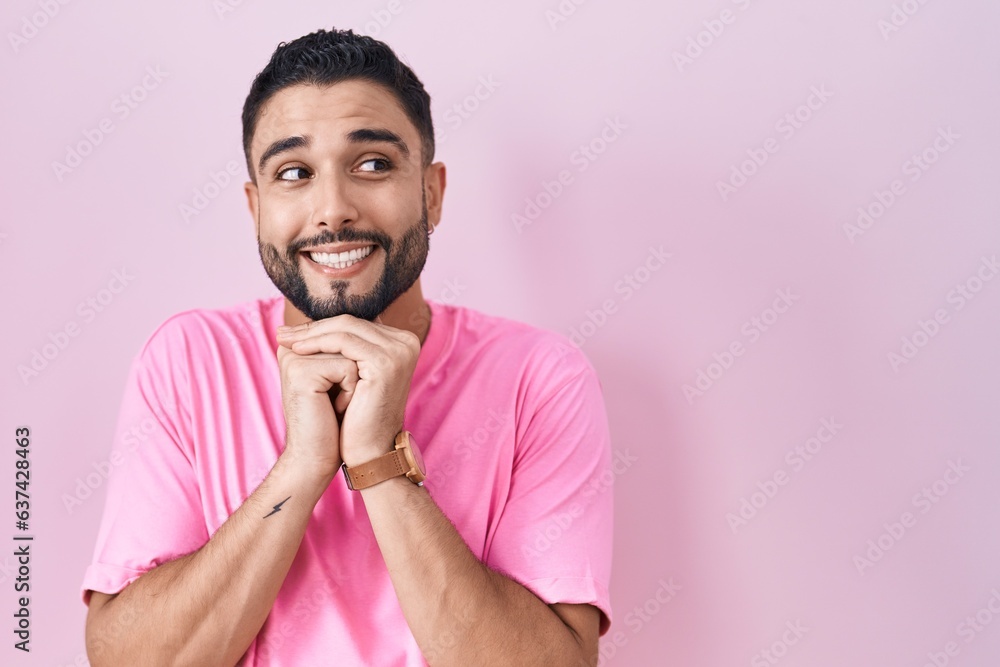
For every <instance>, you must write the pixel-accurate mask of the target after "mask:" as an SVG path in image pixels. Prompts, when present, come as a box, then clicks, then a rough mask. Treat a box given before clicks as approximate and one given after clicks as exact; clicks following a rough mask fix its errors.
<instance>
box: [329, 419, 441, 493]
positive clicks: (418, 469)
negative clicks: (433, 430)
mask: <svg viewBox="0 0 1000 667" xmlns="http://www.w3.org/2000/svg"><path fill="white" fill-rule="evenodd" d="M343 468H344V479H345V480H347V488H349V489H350V490H352V491H360V490H361V489H367V488H368V487H369V486H374V485H376V484H378V483H379V482H384V481H385V480H387V479H392V478H393V477H399V476H400V475H406V477H407V478H408V479H409V480H410V481H411V482H413V483H414V484H416V485H417V486H423V485H424V480H425V479H426V478H427V471H426V470H425V469H424V458H423V457H422V456H421V455H420V450H419V449H418V448H417V443H416V442H414V440H413V434H411V433H410V432H409V431H400V432H399V433H397V434H396V448H395V449H394V450H393V451H391V452H389V453H388V454H385V455H384V456H380V457H378V458H375V459H372V460H371V461H366V462H365V463H362V464H361V465H356V466H351V467H350V468H348V467H347V464H346V463H345V464H343Z"/></svg>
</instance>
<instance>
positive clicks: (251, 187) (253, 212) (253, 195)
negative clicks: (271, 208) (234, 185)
mask: <svg viewBox="0 0 1000 667" xmlns="http://www.w3.org/2000/svg"><path fill="white" fill-rule="evenodd" d="M243 192H245V193H246V195H247V207H248V208H249V209H250V217H251V218H253V225H254V232H255V234H254V238H256V237H257V235H259V234H260V209H259V208H258V207H259V206H260V197H259V196H258V193H257V184H256V183H252V182H251V181H247V182H246V183H244V184H243Z"/></svg>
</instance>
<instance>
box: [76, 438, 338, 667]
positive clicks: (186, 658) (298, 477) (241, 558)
mask: <svg viewBox="0 0 1000 667" xmlns="http://www.w3.org/2000/svg"><path fill="white" fill-rule="evenodd" d="M328 484H329V479H325V480H322V479H321V480H317V479H315V478H314V477H313V476H311V475H309V474H308V473H307V472H305V471H303V470H301V468H300V467H299V466H295V465H293V461H291V460H290V459H289V458H287V455H286V454H283V455H282V456H281V457H279V459H278V461H277V463H276V464H275V466H274V467H273V468H272V469H271V472H270V473H269V474H268V476H267V477H266V478H265V479H264V481H263V482H262V483H261V485H260V486H259V487H258V488H257V490H255V491H254V492H253V493H252V494H251V495H250V496H249V497H248V498H247V499H246V500H245V501H244V502H243V504H242V505H241V506H240V507H239V509H237V510H236V511H235V512H234V513H233V514H232V515H231V516H230V517H229V519H227V520H226V522H225V523H223V524H222V526H221V527H220V528H219V529H218V530H217V531H216V532H215V534H214V535H213V536H212V537H211V539H210V540H209V541H208V542H207V543H206V544H205V545H204V546H203V547H202V548H200V549H199V550H197V551H195V552H194V553H191V554H188V555H186V556H183V557H181V558H177V559H175V560H172V561H170V562H167V563H164V564H163V565H160V566H159V567H157V568H155V569H153V570H151V571H149V572H147V573H145V574H143V575H142V576H141V577H139V578H138V579H137V580H136V581H134V582H133V583H132V584H130V585H129V586H127V587H126V588H125V589H124V590H123V591H122V592H121V593H120V594H118V595H117V596H116V597H114V598H112V599H111V600H110V601H108V603H107V604H105V605H104V607H103V608H102V609H101V610H100V614H99V616H98V617H97V618H96V619H95V622H94V623H93V624H90V623H88V627H87V647H88V652H89V654H90V658H91V662H92V664H93V665H94V666H95V667H101V666H103V665H136V664H155V665H205V664H212V665H217V664H218V665H234V664H236V662H237V661H238V660H239V658H240V656H242V655H243V653H244V652H245V651H246V649H247V647H248V646H249V645H250V642H251V641H253V638H254V637H255V636H256V634H257V632H259V631H260V628H261V626H262V625H263V624H264V620H265V619H266V618H267V615H268V613H269V612H270V610H271V606H272V605H273V604H274V600H275V598H276V597H277V594H278V591H279V589H280V588H281V584H282V583H283V582H284V579H285V576H286V575H287V573H288V569H289V567H290V566H291V563H292V560H293V559H294V558H295V554H296V552H297V551H298V548H299V544H300V543H301V541H302V536H303V534H304V533H305V529H306V526H307V525H308V522H309V518H310V516H311V515H312V511H313V508H314V507H315V505H316V502H317V501H318V500H319V497H320V496H321V495H322V493H323V491H324V490H325V489H326V486H327V485H328ZM286 499H287V500H286ZM282 501H285V502H284V503H283V504H282V505H281V507H280V509H279V510H278V511H276V512H275V511H274V506H275V505H277V504H278V503H281V502H282ZM268 514H270V516H267V517H266V518H265V515H268Z"/></svg>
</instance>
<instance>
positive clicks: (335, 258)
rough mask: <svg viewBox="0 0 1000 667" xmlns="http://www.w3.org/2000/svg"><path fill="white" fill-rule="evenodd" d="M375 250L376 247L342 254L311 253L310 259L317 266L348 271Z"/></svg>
mask: <svg viewBox="0 0 1000 667" xmlns="http://www.w3.org/2000/svg"><path fill="white" fill-rule="evenodd" d="M374 249H375V246H368V247H366V248H359V249H355V250H350V251H347V252H341V253H329V252H311V253H309V257H310V258H311V259H312V261H314V262H316V263H317V264H322V265H324V266H332V267H333V268H335V269H346V268H347V267H349V266H351V265H353V264H356V263H357V262H359V261H361V260H362V259H364V258H365V257H367V256H368V255H370V254H371V253H372V250H374Z"/></svg>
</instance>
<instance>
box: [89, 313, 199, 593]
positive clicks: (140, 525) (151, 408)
mask: <svg viewBox="0 0 1000 667" xmlns="http://www.w3.org/2000/svg"><path fill="white" fill-rule="evenodd" d="M185 349H186V341H185V339H184V333H183V329H182V328H181V327H180V326H179V325H178V321H177V320H176V319H172V320H167V322H165V323H164V324H163V325H161V326H160V327H159V328H158V329H157V330H156V331H155V332H154V334H153V335H152V336H151V337H150V338H149V339H148V340H147V341H146V344H145V345H144V346H143V348H142V350H141V351H140V353H139V354H138V355H136V356H135V357H134V358H133V360H132V363H131V367H130V369H129V373H128V380H127V382H126V386H125V392H124V396H123V398H122V402H121V406H120V409H119V413H118V420H117V428H116V431H115V440H114V445H113V447H112V449H111V451H110V455H109V456H108V458H106V459H105V466H110V474H109V476H108V481H107V483H106V488H107V495H106V498H105V505H104V513H103V515H102V517H101V524H100V529H99V531H98V537H97V545H96V547H95V549H94V555H93V560H92V561H91V564H90V566H89V567H88V568H87V570H86V573H85V574H84V578H83V584H82V586H81V597H82V599H83V602H84V604H86V605H89V604H90V591H92V590H94V591H100V592H102V593H108V594H115V593H119V592H120V591H121V590H122V589H124V588H125V587H126V586H127V585H129V584H131V583H132V582H133V581H135V580H136V579H138V578H139V576H140V575H142V574H144V573H145V572H148V571H149V570H151V569H153V568H155V567H157V566H159V565H162V564H163V563H165V562H167V561H170V560H173V559H175V558H178V557H180V556H183V555H186V554H189V553H192V552H194V551H195V550H197V549H199V548H200V547H202V546H203V545H204V544H205V543H206V542H207V541H208V538H209V534H208V529H207V526H206V524H205V518H204V512H203V511H202V503H201V498H200V492H199V487H198V483H197V478H196V476H195V469H194V466H193V447H192V438H191V428H190V423H191V419H190V400H189V398H188V397H189V396H190V391H189V384H188V377H189V374H188V372H187V369H186V367H185V362H184V354H183V352H184V350H185Z"/></svg>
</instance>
